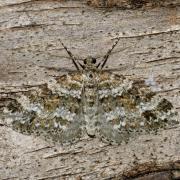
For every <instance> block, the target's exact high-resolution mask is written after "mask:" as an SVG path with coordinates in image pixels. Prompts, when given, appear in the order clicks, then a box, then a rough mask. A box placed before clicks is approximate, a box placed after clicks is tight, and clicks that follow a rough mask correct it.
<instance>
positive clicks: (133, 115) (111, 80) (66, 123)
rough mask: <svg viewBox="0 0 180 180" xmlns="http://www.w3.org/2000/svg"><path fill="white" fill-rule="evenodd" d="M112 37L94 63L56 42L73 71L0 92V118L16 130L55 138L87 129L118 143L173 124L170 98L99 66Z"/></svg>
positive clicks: (65, 138)
mask: <svg viewBox="0 0 180 180" xmlns="http://www.w3.org/2000/svg"><path fill="white" fill-rule="evenodd" d="M118 41H119V39H118V40H117V41H116V42H115V44H114V45H113V46H112V48H111V49H110V50H109V51H108V53H107V54H106V55H105V56H104V59H103V61H101V62H100V63H99V64H96V59H94V58H91V57H88V58H86V59H85V60H84V64H81V63H80V62H78V61H76V60H75V58H74V56H73V55H72V54H71V52H70V51H68V49H67V48H66V46H65V45H64V44H63V43H62V42H61V44H62V46H63V47H64V48H65V50H66V51H67V53H68V54H69V56H70V57H71V58H72V61H73V63H74V65H75V67H76V68H77V71H76V72H71V73H67V74H65V75H63V76H60V77H57V78H55V82H54V83H51V84H44V85H41V86H39V87H36V88H34V89H31V90H30V91H27V92H22V93H16V94H15V95H9V96H8V97H4V98H1V99H0V102H1V104H0V118H1V119H3V121H4V122H10V124H12V128H13V129H14V130H17V131H19V132H21V133H24V134H36V135H38V136H44V137H46V138H47V139H52V140H53V141H54V142H60V143H65V142H74V141H76V140H78V139H80V138H81V137H83V136H84V135H85V134H88V135H89V136H90V137H98V138H100V139H102V140H104V141H106V142H108V143H116V144H120V143H121V142H122V141H125V142H127V141H128V139H129V138H131V137H133V138H134V137H136V136H138V135H141V134H146V133H154V132H157V131H158V130H159V129H165V128H166V127H169V126H173V125H175V124H178V123H179V122H178V119H177V113H176V112H175V111H174V109H173V106H172V104H171V103H170V102H169V101H168V100H166V99H164V98H161V97H160V96H158V95H156V93H154V92H152V91H151V87H149V86H147V85H146V83H145V82H144V81H143V80H137V81H130V80H129V79H126V78H125V77H124V76H123V75H117V74H114V73H112V72H108V71H106V70H103V67H104V66H105V64H106V62H107V59H108V57H109V54H110V53H111V51H112V50H113V48H114V47H115V46H116V44H117V43H118ZM2 104H3V105H2Z"/></svg>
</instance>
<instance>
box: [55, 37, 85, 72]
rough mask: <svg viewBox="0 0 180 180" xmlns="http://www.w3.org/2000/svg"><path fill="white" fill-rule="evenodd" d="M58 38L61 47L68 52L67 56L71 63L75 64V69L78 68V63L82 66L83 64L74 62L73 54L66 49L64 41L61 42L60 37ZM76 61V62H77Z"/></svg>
mask: <svg viewBox="0 0 180 180" xmlns="http://www.w3.org/2000/svg"><path fill="white" fill-rule="evenodd" d="M58 40H59V42H60V43H61V45H62V46H63V48H64V49H65V50H66V52H67V53H68V55H69V57H70V58H71V60H72V62H73V64H74V65H75V67H76V69H77V70H78V71H79V70H80V69H79V66H78V64H79V65H80V66H81V67H82V68H84V66H83V65H82V64H81V63H80V62H76V59H75V57H74V56H73V54H72V53H71V52H70V51H69V50H68V49H67V47H66V46H65V45H64V43H63V42H62V41H61V40H60V39H58ZM77 63H78V64H77Z"/></svg>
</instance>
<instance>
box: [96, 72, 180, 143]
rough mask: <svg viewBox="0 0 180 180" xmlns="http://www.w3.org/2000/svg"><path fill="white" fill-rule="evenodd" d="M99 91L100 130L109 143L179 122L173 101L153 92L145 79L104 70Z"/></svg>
mask: <svg viewBox="0 0 180 180" xmlns="http://www.w3.org/2000/svg"><path fill="white" fill-rule="evenodd" d="M98 93H99V111H100V112H101V114H100V116H99V120H100V122H101V123H100V128H99V133H100V136H101V138H102V139H105V140H106V141H108V142H110V143H117V144H120V143H121V142H122V141H125V142H127V141H128V139H129V138H130V137H136V136H137V135H140V134H145V133H156V132H157V131H158V130H159V129H164V128H166V127H168V126H173V125H175V124H178V123H179V122H178V119H177V113H176V112H175V111H174V109H173V106H172V104H171V103H170V102H169V101H168V100H166V99H163V98H160V97H159V96H158V95H156V94H155V93H154V92H152V91H151V88H150V87H148V86H147V85H146V84H145V82H144V81H143V80H138V81H130V80H128V79H126V78H125V77H124V76H119V75H115V74H110V73H104V74H101V75H100V80H99V92H98Z"/></svg>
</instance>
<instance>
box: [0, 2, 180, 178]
mask: <svg viewBox="0 0 180 180" xmlns="http://www.w3.org/2000/svg"><path fill="white" fill-rule="evenodd" d="M174 2H175V3H174V6H173V7H158V8H147V9H146V8H145V9H121V8H111V9H108V8H96V7H92V6H88V5H87V3H86V1H54V0H48V1H45V0H44V1H43V0H39V1H38V0H14V1H10V0H0V90H1V92H12V91H19V90H22V88H23V85H30V86H34V85H38V84H42V83H48V81H50V80H51V79H52V78H53V76H57V75H60V74H63V73H64V72H61V71H56V70H55V69H48V68H47V67H54V68H61V69H63V68H64V69H66V68H68V69H74V67H73V64H72V62H71V60H70V59H69V58H68V55H67V54H66V52H65V51H64V49H63V47H62V46H61V44H60V42H59V41H58V38H60V39H61V40H62V41H63V42H64V44H66V46H67V47H68V48H69V50H71V52H72V53H73V54H74V55H75V56H76V57H79V58H80V59H82V58H85V57H87V56H88V55H92V56H95V57H97V58H98V60H100V58H101V57H103V56H104V54H105V53H106V52H107V51H108V49H110V48H111V46H112V44H113V42H114V40H115V38H117V37H121V40H120V43H119V44H118V45H117V47H116V48H115V49H114V51H113V53H112V55H111V56H110V59H109V61H108V64H107V66H108V67H107V68H112V69H113V68H116V69H118V70H116V73H120V74H124V75H125V76H127V77H129V78H131V79H136V78H143V79H153V80H154V81H155V82H156V84H157V86H158V87H160V88H161V91H160V92H159V93H160V94H162V96H164V97H166V98H167V99H168V100H170V101H171V102H172V103H173V105H174V107H175V108H176V110H177V111H178V112H180V97H179V96H180V6H179V2H178V1H174ZM179 160H180V127H177V128H175V129H168V130H164V131H162V132H159V133H158V135H144V136H140V137H139V138H137V139H135V140H133V141H129V143H127V144H122V145H120V146H113V145H107V144H105V143H103V142H101V141H100V140H99V139H97V138H89V137H85V138H84V139H82V140H81V141H80V142H78V143H76V144H73V145H64V146H61V145H57V144H53V143H49V142H46V141H44V140H42V139H40V138H37V137H33V136H26V135H22V134H20V133H17V132H15V131H13V130H12V129H10V128H8V127H5V126H3V125H2V124H0V179H41V180H42V179H108V178H109V179H110V178H117V179H123V178H124V179H127V178H128V177H133V176H136V174H138V173H139V174H143V173H144V174H145V173H146V172H153V171H163V172H164V173H163V175H162V174H157V177H158V176H161V177H163V176H165V175H166V173H167V176H166V178H171V177H172V176H173V177H174V178H175V177H178V176H180V173H179V169H180V163H179ZM168 170H172V171H171V173H170V174H168V172H169V171H168ZM170 175H171V177H170ZM149 178H150V176H149Z"/></svg>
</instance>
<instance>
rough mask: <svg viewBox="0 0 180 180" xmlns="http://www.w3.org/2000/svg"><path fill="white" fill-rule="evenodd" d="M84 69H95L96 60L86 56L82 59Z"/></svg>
mask: <svg viewBox="0 0 180 180" xmlns="http://www.w3.org/2000/svg"><path fill="white" fill-rule="evenodd" d="M84 67H85V69H96V58H94V57H91V56H88V57H87V58H86V59H84Z"/></svg>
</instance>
